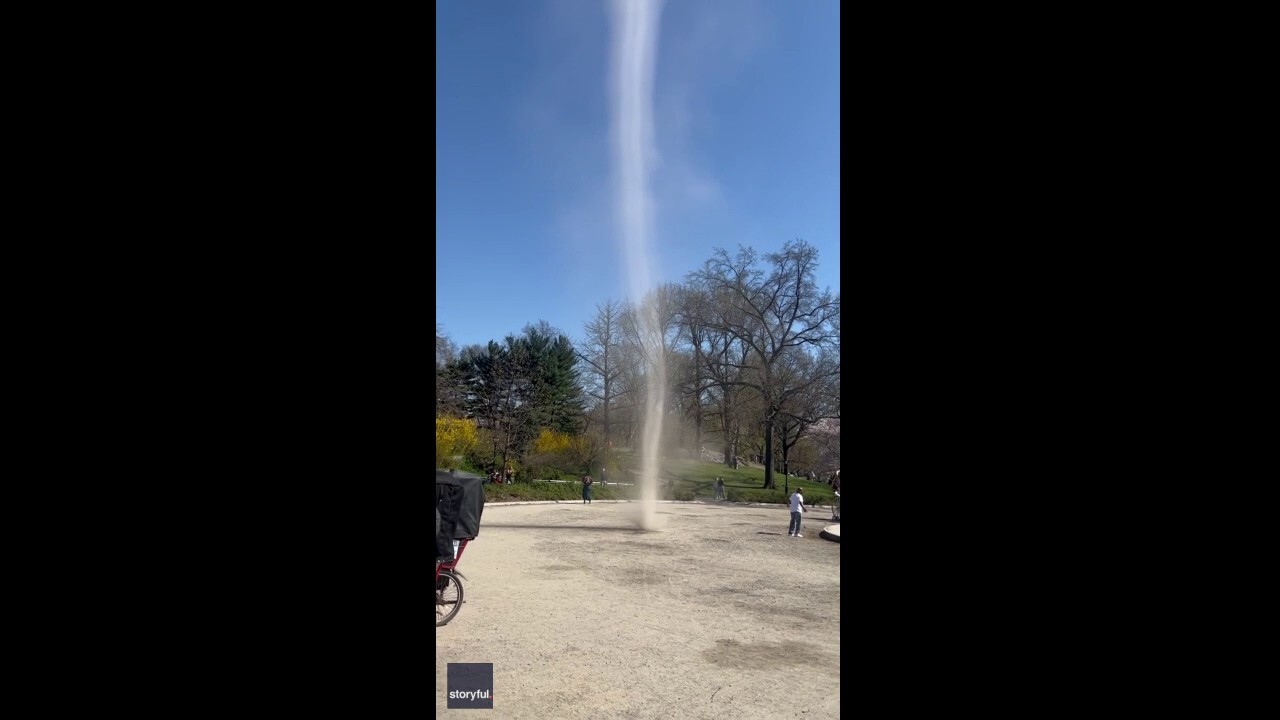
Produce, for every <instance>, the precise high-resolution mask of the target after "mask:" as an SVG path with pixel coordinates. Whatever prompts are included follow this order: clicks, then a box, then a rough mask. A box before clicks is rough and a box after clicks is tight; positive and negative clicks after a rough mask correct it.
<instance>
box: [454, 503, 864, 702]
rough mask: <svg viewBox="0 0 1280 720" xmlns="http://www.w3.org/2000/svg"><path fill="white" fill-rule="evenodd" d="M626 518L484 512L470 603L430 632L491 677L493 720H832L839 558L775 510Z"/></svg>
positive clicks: (812, 518)
mask: <svg viewBox="0 0 1280 720" xmlns="http://www.w3.org/2000/svg"><path fill="white" fill-rule="evenodd" d="M637 509H638V508H637V506H636V505H634V504H606V503H596V504H592V505H589V506H584V505H581V504H560V505H523V506H507V507H503V506H498V505H489V506H488V507H486V508H485V511H484V517H483V521H482V523H481V528H480V538H479V539H478V540H476V541H475V542H474V543H472V544H471V546H470V547H469V548H467V551H466V554H465V555H463V557H462V562H461V563H460V564H459V569H460V570H462V572H463V573H465V574H466V577H467V579H466V580H465V581H464V589H465V591H466V594H467V595H466V603H465V604H464V605H463V607H462V610H461V611H460V612H459V613H458V615H457V617H455V618H454V619H453V621H452V622H450V623H449V624H448V625H446V626H444V627H441V628H437V629H436V683H437V695H436V713H437V714H438V715H439V716H440V717H473V716H477V712H476V711H474V710H458V709H455V710H449V709H447V708H446V688H445V686H446V663H450V662H481V663H490V662H491V663H493V673H494V692H493V697H494V709H493V711H492V713H482V714H486V715H487V716H489V717H495V718H675V717H678V718H724V717H732V718H735V720H750V719H752V718H762V719H763V718H835V717H839V701H840V691H839V673H840V646H839V628H840V625H839V624H840V619H839V599H840V581H839V575H838V572H839V563H840V545H839V544H838V543H834V542H829V541H827V540H823V539H821V538H819V537H818V533H819V532H820V531H821V529H822V526H823V525H825V524H829V523H828V522H827V521H825V520H826V518H829V517H830V516H829V515H828V514H826V513H824V512H823V511H816V512H813V513H806V517H805V528H804V531H803V532H804V537H803V538H790V537H787V534H786V533H787V519H788V515H787V512H786V509H785V508H783V507H779V508H771V507H731V506H714V505H698V504H683V503H681V504H668V505H659V506H658V509H659V512H660V519H661V520H663V521H665V523H666V529H665V530H663V531H662V532H657V533H642V532H639V531H637V530H635V529H634V525H629V524H628V515H629V514H630V513H634V512H636V511H637Z"/></svg>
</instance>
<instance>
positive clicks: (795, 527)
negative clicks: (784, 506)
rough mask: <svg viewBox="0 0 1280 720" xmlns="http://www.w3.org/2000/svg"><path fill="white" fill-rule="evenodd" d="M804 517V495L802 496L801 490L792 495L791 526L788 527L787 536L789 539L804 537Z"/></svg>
mask: <svg viewBox="0 0 1280 720" xmlns="http://www.w3.org/2000/svg"><path fill="white" fill-rule="evenodd" d="M803 515H804V495H801V494H800V488H796V491H795V492H794V493H792V494H791V524H790V525H788V526H787V535H788V536H789V537H804V536H803V535H801V534H800V518H801V517H802V516H803Z"/></svg>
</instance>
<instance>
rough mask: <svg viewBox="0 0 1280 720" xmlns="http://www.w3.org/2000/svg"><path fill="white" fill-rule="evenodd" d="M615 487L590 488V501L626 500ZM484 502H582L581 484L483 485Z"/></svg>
mask: <svg viewBox="0 0 1280 720" xmlns="http://www.w3.org/2000/svg"><path fill="white" fill-rule="evenodd" d="M626 489H627V488H619V487H617V486H615V485H609V486H606V487H601V486H600V483H596V484H595V485H592V486H591V499H592V500H623V499H626V498H625V497H624V495H623V493H622V492H620V491H622V490H626ZM484 499H485V502H512V501H517V500H560V501H565V500H577V501H578V502H582V484H581V483H549V482H531V483H530V482H518V483H513V484H511V485H494V484H492V483H485V486H484Z"/></svg>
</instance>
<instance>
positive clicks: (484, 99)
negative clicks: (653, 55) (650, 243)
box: [436, 0, 840, 345]
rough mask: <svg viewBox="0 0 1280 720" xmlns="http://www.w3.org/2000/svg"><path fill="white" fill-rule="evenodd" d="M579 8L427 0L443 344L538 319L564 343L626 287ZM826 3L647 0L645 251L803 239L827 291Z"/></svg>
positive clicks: (833, 267)
mask: <svg viewBox="0 0 1280 720" xmlns="http://www.w3.org/2000/svg"><path fill="white" fill-rule="evenodd" d="M609 13H610V11H609V5H608V3H607V2H603V1H599V0H440V2H438V3H436V321H437V322H438V323H440V324H442V325H443V329H444V331H445V332H446V334H448V335H449V336H450V338H451V339H453V341H454V342H455V343H458V344H459V345H468V344H472V343H484V342H487V341H488V340H490V339H494V340H501V338H502V337H503V336H505V335H507V334H509V333H516V332H518V331H519V330H520V329H521V328H523V327H524V326H525V325H526V324H528V323H532V322H536V321H538V320H546V321H548V322H549V323H551V324H552V325H553V326H555V327H558V328H559V329H561V330H563V331H565V332H566V333H568V334H569V335H570V337H573V338H575V339H577V337H579V336H580V335H581V333H582V326H583V323H585V322H586V321H587V320H589V319H590V317H591V316H592V314H593V313H594V309H595V305H596V303H598V302H601V301H603V300H604V299H606V298H618V299H624V298H627V297H628V295H629V292H630V289H629V284H628V282H627V280H626V278H627V277H628V276H627V274H626V268H625V267H623V257H624V254H623V248H622V245H621V240H620V234H619V233H618V230H617V226H616V224H615V219H614V195H613V189H612V185H611V182H612V165H613V159H614V155H613V151H612V145H611V143H610V104H609V94H608V93H609V81H610V74H611V73H610V54H609V53H610V43H611V40H612V38H611V35H610V32H611V22H610V14H609ZM839 57H840V38H839V4H838V2H836V0H801V1H798V2H797V1H795V0H733V1H732V2H724V1H723V0H667V2H665V3H664V4H663V6H662V15H661V24H660V26H659V33H658V48H657V68H656V76H655V80H654V98H653V100H654V137H655V141H656V144H657V153H658V163H657V166H656V167H655V169H654V171H653V175H652V188H653V198H654V204H655V232H654V235H655V237H654V244H655V247H654V249H653V255H654V259H655V265H654V272H655V274H656V277H655V282H657V281H680V280H682V279H683V278H684V276H685V274H686V273H688V272H689V271H691V270H694V269H696V268H697V267H699V266H700V265H701V264H702V262H703V261H704V260H706V259H707V258H708V257H710V255H711V252H712V250H713V248H715V247H724V248H727V249H729V250H730V251H734V250H736V248H737V246H738V245H740V244H741V245H747V246H751V247H754V248H756V249H757V250H758V251H760V252H762V253H763V252H769V251H774V250H777V249H780V248H781V247H782V244H783V243H784V242H786V241H787V240H791V239H794V238H803V239H805V240H807V241H808V242H810V243H812V244H813V245H815V246H816V247H817V248H818V249H819V252H820V256H819V259H820V262H821V267H820V268H819V269H818V281H819V284H820V285H822V286H826V287H830V288H831V289H832V290H833V291H838V290H839V250H840V248H839V241H840V160H839V158H840V64H839Z"/></svg>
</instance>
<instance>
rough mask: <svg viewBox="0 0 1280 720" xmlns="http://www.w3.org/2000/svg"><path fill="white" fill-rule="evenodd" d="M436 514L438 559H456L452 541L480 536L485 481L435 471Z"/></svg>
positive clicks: (444, 471) (446, 471) (445, 471)
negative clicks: (437, 521) (438, 514)
mask: <svg viewBox="0 0 1280 720" xmlns="http://www.w3.org/2000/svg"><path fill="white" fill-rule="evenodd" d="M436 511H437V512H439V513H440V525H439V529H438V530H437V531H436V560H437V562H439V561H441V560H449V559H451V558H452V557H453V541H454V540H461V539H463V538H473V537H476V536H477V535H479V534H480V515H481V514H482V513H483V512H484V479H483V478H478V477H455V476H453V475H450V474H449V471H448V470H436Z"/></svg>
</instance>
